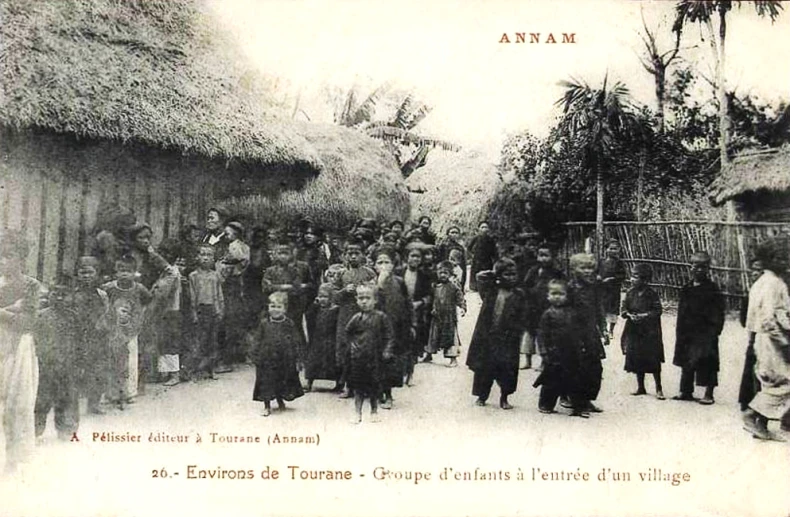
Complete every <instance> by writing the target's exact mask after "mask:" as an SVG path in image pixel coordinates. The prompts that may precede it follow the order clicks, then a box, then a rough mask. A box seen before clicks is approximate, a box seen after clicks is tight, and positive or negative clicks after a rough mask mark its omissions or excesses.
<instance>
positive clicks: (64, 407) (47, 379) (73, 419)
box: [35, 279, 80, 440]
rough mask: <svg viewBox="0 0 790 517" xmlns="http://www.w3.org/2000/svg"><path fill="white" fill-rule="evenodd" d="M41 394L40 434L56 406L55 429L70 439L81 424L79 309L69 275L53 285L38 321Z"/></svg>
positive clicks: (38, 402) (38, 404)
mask: <svg viewBox="0 0 790 517" xmlns="http://www.w3.org/2000/svg"><path fill="white" fill-rule="evenodd" d="M36 327H37V328H36V334H35V337H36V355H37V356H38V372H39V377H38V394H37V396H36V407H35V415H36V437H37V438H40V437H41V435H42V434H44V429H45V428H46V426H47V415H48V414H49V411H50V410H51V409H53V408H54V409H55V429H56V430H57V432H58V438H59V439H60V440H68V439H69V438H70V437H71V436H72V433H76V432H77V428H78V427H79V424H80V404H79V389H78V387H77V382H78V379H77V330H78V327H77V313H76V311H75V310H74V298H73V292H72V289H71V287H70V286H69V285H68V283H67V280H66V279H62V280H61V281H60V282H58V283H57V285H56V286H55V287H54V288H53V290H52V292H51V293H50V297H49V307H48V308H47V309H44V310H43V311H42V312H41V314H40V315H39V318H38V321H37V325H36Z"/></svg>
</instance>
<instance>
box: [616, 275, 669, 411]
mask: <svg viewBox="0 0 790 517" xmlns="http://www.w3.org/2000/svg"><path fill="white" fill-rule="evenodd" d="M652 279H653V269H652V268H651V267H650V266H649V265H648V264H637V265H636V266H634V272H633V275H632V276H631V285H632V287H631V289H629V291H628V293H627V294H626V295H625V300H623V310H622V316H623V318H624V319H625V328H624V329H623V337H622V338H621V340H620V346H621V347H622V349H623V353H624V354H625V371H627V372H631V373H635V374H636V382H637V389H636V391H635V392H634V393H632V395H646V394H647V391H646V390H645V374H646V373H651V374H653V380H654V381H655V383H656V398H657V399H658V400H664V391H663V390H662V388H661V363H663V362H664V342H663V340H662V337H661V300H660V299H659V298H658V294H657V293H656V292H655V291H654V290H653V289H652V288H651V287H650V285H648V283H649V282H650V281H651V280H652Z"/></svg>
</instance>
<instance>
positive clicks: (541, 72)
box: [211, 0, 790, 153]
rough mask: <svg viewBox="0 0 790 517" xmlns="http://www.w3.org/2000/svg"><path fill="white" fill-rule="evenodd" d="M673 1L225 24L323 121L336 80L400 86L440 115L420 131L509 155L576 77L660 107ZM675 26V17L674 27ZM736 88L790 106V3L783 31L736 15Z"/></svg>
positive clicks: (356, 4) (244, 13) (386, 10)
mask: <svg viewBox="0 0 790 517" xmlns="http://www.w3.org/2000/svg"><path fill="white" fill-rule="evenodd" d="M674 4H675V2H673V1H668V0H660V1H644V2H639V1H636V0H563V1H559V0H552V1H546V0H532V1H525V0H520V1H516V0H513V1H493V0H486V1H469V0H468V1H449V0H434V1H429V0H422V1H408V0H406V1H388V2H384V1H378V0H354V1H351V0H346V1H327V0H323V1H310V0H288V1H285V0H257V1H256V0H212V4H211V5H212V8H213V9H215V11H216V12H217V14H218V17H219V19H220V20H221V21H222V22H223V24H224V25H226V27H227V28H228V30H230V31H231V32H232V33H233V34H234V35H235V37H236V38H237V40H238V42H239V44H240V46H241V48H242V50H243V52H244V53H245V54H246V56H247V57H248V58H249V60H250V62H251V63H252V64H254V65H256V66H257V67H259V68H260V69H261V71H263V72H264V73H266V74H269V75H272V76H276V77H279V78H281V79H283V80H284V84H285V85H286V88H287V89H289V90H291V92H289V93H292V94H293V95H295V94H296V92H298V91H301V98H302V106H303V107H304V108H305V111H306V112H307V113H308V114H309V115H310V117H311V118H312V119H313V120H316V121H324V122H331V110H329V109H328V108H327V106H326V105H325V103H324V102H323V101H322V100H321V91H322V89H323V88H324V87H325V86H326V85H331V86H339V87H343V88H348V87H350V86H351V85H353V84H359V85H362V86H363V89H364V90H372V89H373V88H374V87H375V86H376V85H379V84H382V83H384V82H387V81H390V82H392V83H394V84H395V85H396V86H398V87H401V88H405V89H413V90H414V91H415V92H416V93H417V94H418V95H419V96H420V97H421V98H423V99H425V100H426V101H427V102H428V103H429V104H430V105H432V106H433V110H432V112H431V113H430V114H429V115H428V117H427V118H426V119H425V120H424V121H423V122H422V124H421V125H420V126H419V127H420V130H421V132H423V133H425V134H429V135H432V136H436V137H439V138H444V139H447V140H452V141H456V142H458V143H460V144H462V145H466V146H470V147H478V148H481V149H483V150H484V151H487V152H490V153H496V151H498V149H499V146H500V144H501V140H502V138H503V136H504V135H506V134H507V133H511V132H515V131H518V130H522V129H529V130H530V131H533V132H534V133H537V134H539V135H541V134H544V133H545V131H546V128H547V126H548V125H549V123H550V121H551V119H552V118H553V116H554V115H555V114H556V113H557V111H556V108H555V107H554V101H556V100H557V98H559V97H560V95H561V93H562V89H561V87H559V86H558V85H557V82H558V81H559V80H561V79H566V78H569V77H571V76H573V77H577V78H580V79H583V80H586V81H587V82H589V83H590V84H591V85H598V84H600V82H601V80H602V79H603V77H604V74H605V73H606V72H607V70H608V72H609V76H610V78H611V79H614V80H621V81H624V82H625V83H626V84H627V86H628V87H629V88H630V89H631V92H632V95H633V96H634V97H635V99H637V100H638V101H640V102H643V103H649V104H651V105H653V104H654V103H655V96H654V93H653V81H652V76H650V75H648V74H647V72H645V71H644V70H643V69H642V67H641V65H640V64H639V62H638V60H637V55H636V52H638V51H641V50H642V43H641V41H640V39H639V36H638V31H639V30H641V27H642V25H641V20H640V7H643V8H644V11H645V18H646V19H647V21H648V24H649V25H651V26H656V25H657V24H658V23H659V22H661V23H663V26H662V27H663V28H662V30H661V31H660V34H662V37H663V38H664V45H666V46H667V48H669V47H668V46H669V45H670V44H671V33H670V28H671V16H672V9H673V7H674ZM662 19H663V20H664V21H663V22H662ZM728 29H729V34H728V39H727V60H728V62H727V78H728V79H727V80H728V84H729V85H737V89H738V91H739V92H752V93H755V94H757V95H760V96H762V97H764V98H767V99H777V98H784V99H790V52H788V50H787V49H789V48H790V4H788V8H786V10H785V11H784V12H783V14H782V15H781V16H780V18H779V19H778V20H777V22H776V23H775V24H773V25H772V24H771V22H770V20H769V19H764V20H761V19H759V18H758V17H757V16H756V15H755V14H754V12H753V8H752V7H751V6H750V5H749V3H748V2H744V5H743V6H742V7H741V9H740V10H737V9H736V10H735V11H734V12H733V13H732V14H731V16H730V18H729V25H728ZM503 32H507V33H508V35H509V37H510V38H511V40H512V41H514V37H515V32H527V33H529V32H539V33H541V37H542V38H545V37H547V36H548V33H554V35H555V37H556V38H557V39H558V41H561V33H563V32H566V33H575V40H576V44H561V43H557V44H555V45H551V44H515V43H512V44H501V43H499V40H500V38H501V36H502V33H503ZM700 33H701V32H700V29H698V28H697V27H696V26H694V27H689V28H688V29H687V31H686V35H685V38H684V41H683V46H686V47H690V46H693V45H697V46H698V48H697V49H690V50H688V51H686V52H685V54H684V55H685V56H686V58H687V59H688V60H690V61H693V62H700V61H699V60H700V59H701V60H702V61H701V63H702V69H703V70H705V71H706V72H708V73H710V75H711V76H712V75H713V74H712V66H713V65H712V61H711V60H710V52H711V51H710V48H709V46H708V45H709V43H708V42H701V41H700V39H699V35H700Z"/></svg>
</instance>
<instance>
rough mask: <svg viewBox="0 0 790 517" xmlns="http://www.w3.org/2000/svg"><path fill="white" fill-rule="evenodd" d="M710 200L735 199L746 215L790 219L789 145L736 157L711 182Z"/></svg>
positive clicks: (723, 200) (751, 218) (742, 213)
mask: <svg viewBox="0 0 790 517" xmlns="http://www.w3.org/2000/svg"><path fill="white" fill-rule="evenodd" d="M709 197H710V200H711V202H713V204H714V205H721V204H722V203H724V202H725V201H727V200H730V199H732V200H735V201H736V202H737V206H738V208H739V211H740V213H741V215H742V216H743V218H745V219H749V220H764V221H790V147H788V146H785V147H783V148H781V149H772V150H768V151H760V152H752V153H748V154H743V155H741V156H738V157H736V158H735V159H734V160H733V161H732V163H731V164H729V166H728V167H726V168H725V169H724V170H722V172H721V174H720V175H719V177H718V178H716V179H715V180H714V181H713V183H711V185H710V196H709Z"/></svg>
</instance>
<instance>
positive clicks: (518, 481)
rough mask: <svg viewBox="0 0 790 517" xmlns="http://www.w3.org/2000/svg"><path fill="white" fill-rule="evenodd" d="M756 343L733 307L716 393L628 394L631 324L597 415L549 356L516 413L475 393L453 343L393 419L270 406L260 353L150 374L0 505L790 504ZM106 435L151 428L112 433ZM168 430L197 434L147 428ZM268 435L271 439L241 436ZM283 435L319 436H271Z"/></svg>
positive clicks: (393, 511)
mask: <svg viewBox="0 0 790 517" xmlns="http://www.w3.org/2000/svg"><path fill="white" fill-rule="evenodd" d="M468 300H469V305H470V311H469V314H468V315H467V316H466V317H464V318H463V319H462V320H461V325H460V333H461V338H462V341H463V343H464V345H467V344H468V342H469V338H470V336H471V333H472V330H473V328H474V323H475V319H476V316H477V312H478V309H479V298H478V297H477V295H475V294H470V295H469V296H468ZM662 324H663V330H664V342H665V354H666V356H667V358H668V364H666V365H665V370H664V375H663V377H664V386H665V392H666V394H667V396H668V397H671V396H672V395H674V394H676V393H677V386H678V381H679V369H678V368H676V367H674V366H672V365H671V357H672V351H673V347H674V326H673V325H674V316H673V315H671V314H667V315H665V317H664V318H663V321H662ZM621 325H622V324H621V323H620V324H619V325H618V328H617V332H616V334H619V332H620V330H621ZM616 337H617V335H616ZM745 341H746V337H745V332H744V331H743V329H741V328H740V325H738V323H737V321H734V320H728V322H727V324H726V327H725V331H724V334H723V336H722V340H721V345H720V347H721V357H722V361H721V363H722V364H721V372H720V383H721V386H720V387H719V388H718V389H717V391H716V404H715V405H713V406H707V407H706V406H701V405H699V404H696V403H686V402H675V401H671V400H666V401H659V400H657V399H655V398H654V397H653V396H652V393H653V386H652V381H651V380H650V379H648V383H647V386H648V391H649V393H650V394H651V396H646V397H633V396H630V395H629V393H630V392H631V391H633V389H634V387H635V380H634V378H633V376H632V375H629V374H626V373H625V372H624V371H623V357H622V354H621V353H620V349H619V345H618V341H617V339H616V340H615V343H614V344H613V345H612V346H610V347H609V349H608V351H607V353H608V355H609V357H608V358H607V359H606V361H605V363H604V368H605V369H604V380H603V389H602V392H601V395H600V398H599V400H598V402H599V405H600V406H601V407H602V408H603V409H604V410H605V412H604V413H602V414H596V415H593V416H592V417H591V418H590V419H589V420H583V419H578V418H571V417H569V416H567V415H566V414H563V413H558V414H554V415H543V414H541V413H538V411H537V395H538V391H537V390H536V389H535V388H533V387H532V382H533V381H534V379H535V377H536V375H537V373H536V372H535V371H534V370H527V371H522V372H521V374H520V377H519V388H518V391H517V393H516V394H515V395H514V396H513V397H512V399H511V402H512V403H513V404H514V406H515V409H513V410H512V411H503V410H501V409H499V408H498V407H497V405H496V403H494V404H490V405H489V406H487V407H484V408H480V407H476V406H475V405H474V398H473V397H472V396H471V393H470V392H471V383H472V374H471V372H470V371H469V370H468V369H467V368H466V367H465V366H463V357H462V360H461V362H462V365H461V366H460V367H459V368H447V367H446V366H445V364H446V361H445V360H444V359H443V358H441V357H440V358H437V360H436V361H435V362H433V363H430V364H420V365H418V366H417V372H416V377H415V386H413V387H410V388H402V389H399V390H397V391H396V392H395V406H394V408H393V409H392V410H390V411H383V410H382V411H381V413H382V414H381V422H380V423H371V422H369V421H367V419H366V421H365V422H363V423H362V424H361V425H354V424H352V423H351V421H352V416H353V408H352V403H351V401H349V400H340V399H338V397H337V395H335V394H333V393H329V392H328V391H324V390H328V388H330V387H331V386H330V383H326V384H321V383H320V382H317V383H316V388H318V390H316V391H314V392H313V393H309V394H307V395H306V396H305V397H303V398H300V399H298V400H296V401H294V402H293V403H290V404H289V407H288V409H287V410H286V411H284V412H280V411H276V410H275V411H274V413H273V415H272V416H271V417H269V418H264V417H262V416H261V411H262V405H261V404H260V403H256V402H253V401H252V400H251V395H252V386H253V380H254V375H255V374H254V370H253V369H252V368H251V367H243V368H240V369H238V370H237V371H235V372H233V373H229V374H224V375H222V376H220V379H219V380H217V381H201V382H198V383H183V384H180V385H177V386H174V387H171V388H165V387H163V386H161V385H155V386H150V387H149V390H148V393H147V394H146V395H145V396H143V397H140V399H139V400H138V402H137V403H136V404H134V405H133V406H130V407H129V408H128V409H127V410H125V411H123V412H119V411H117V410H114V411H111V412H109V413H108V414H107V415H104V416H100V417H84V418H83V421H82V422H81V424H80V430H79V435H78V436H79V441H78V442H66V443H63V442H58V440H57V439H56V437H55V432H54V430H53V429H52V425H51V422H50V426H49V427H48V429H47V433H46V434H45V442H44V443H43V444H41V446H39V447H38V448H37V450H36V453H35V457H33V458H31V460H30V462H29V463H28V464H27V465H26V466H25V467H24V469H23V470H21V471H20V472H19V473H18V474H16V475H15V476H14V477H12V478H5V479H2V480H0V500H1V501H2V510H0V515H3V516H5V515H8V516H11V517H16V516H23V515H24V516H28V515H29V516H37V517H38V516H45V515H53V516H54V515H57V516H93V515H95V516H105V515H106V516H111V515H112V516H126V515H135V516H137V515H140V516H148V515H174V514H178V515H236V514H242V513H243V514H245V515H344V516H354V515H362V516H369V515H387V516H389V515H392V516H402V515H470V516H471V515H487V516H488V515H623V516H626V515H628V516H635V515H706V516H707V515H710V516H719V515H739V516H744V515H770V516H776V515H788V514H789V513H788V512H790V491H788V490H787V489H786V483H787V480H788V479H790V446H788V444H782V443H775V442H771V443H766V442H761V441H758V440H755V439H753V438H751V436H750V435H748V434H747V433H746V432H744V431H743V430H742V429H741V423H740V416H739V411H738V405H737V392H738V383H739V379H740V372H741V368H742V366H743V354H744V347H745ZM463 352H464V353H465V352H466V347H465V348H464V350H463ZM699 394H701V393H698V395H699ZM497 398H498V392H497V388H494V392H493V394H492V397H491V400H492V401H493V402H496V400H497ZM366 417H367V415H366ZM101 433H115V435H116V436H126V434H127V433H129V434H130V435H139V437H140V442H141V443H129V442H120V443H119V442H102V441H101V440H100V439H101ZM157 433H160V437H162V436H164V435H166V436H168V437H172V438H173V439H174V440H176V439H177V438H175V436H177V435H180V436H183V437H186V438H185V439H186V440H187V443H178V442H175V441H173V442H170V443H164V442H162V441H159V442H156V441H149V438H156V435H157ZM212 433H215V434H213V435H212ZM198 435H199V436H200V438H201V442H200V443H196V440H197V437H198ZM255 437H257V438H258V440H259V441H260V443H247V442H244V441H243V440H246V439H252V440H254V439H255ZM284 437H291V438H294V439H295V441H297V442H298V441H299V439H300V438H301V440H302V442H303V443H270V440H274V442H277V439H279V441H280V442H283V441H284V440H283V439H284ZM308 439H309V440H312V441H313V442H318V443H304V442H305V441H309V440H308ZM220 440H225V441H227V440H231V441H233V440H236V442H235V443H225V441H223V442H222V443H220ZM190 466H191V467H190ZM274 470H276V471H278V478H277V479H271V477H272V474H271V473H272V472H273V471H274ZM200 471H203V474H205V476H207V478H206V479H201V478H200V477H199V476H200V475H201V472H200ZM214 471H217V472H216V473H215V474H214V475H215V478H214V479H210V478H208V476H209V475H210V473H211V472H214ZM222 471H226V472H224V473H223V472H222ZM230 471H232V473H231V472H230ZM239 471H243V473H242V472H239ZM345 471H348V474H346V473H345ZM267 473H268V477H269V479H263V477H266V474H267ZM250 474H252V476H253V479H240V478H241V477H249V475H250ZM585 474H586V479H585ZM640 474H641V476H640ZM216 476H220V477H221V479H217V478H216ZM231 476H232V477H233V478H234V479H230V477H231ZM302 476H305V477H306V479H303V478H302ZM602 476H603V477H602ZM643 476H644V479H643ZM673 476H674V482H673ZM312 477H321V478H322V479H320V480H315V479H311V478H312ZM344 477H350V479H343V478H344ZM327 478H332V479H327ZM337 478H341V479H337ZM380 478H383V479H380ZM656 478H657V479H656Z"/></svg>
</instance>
